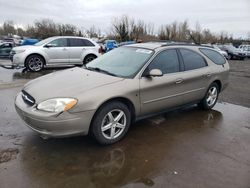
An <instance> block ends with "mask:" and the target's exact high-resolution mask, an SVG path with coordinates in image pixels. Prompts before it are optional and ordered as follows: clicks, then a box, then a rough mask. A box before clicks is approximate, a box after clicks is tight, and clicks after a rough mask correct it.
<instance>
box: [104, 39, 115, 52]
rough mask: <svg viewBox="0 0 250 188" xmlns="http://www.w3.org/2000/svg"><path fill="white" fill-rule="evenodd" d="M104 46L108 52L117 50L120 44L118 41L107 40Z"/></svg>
mask: <svg viewBox="0 0 250 188" xmlns="http://www.w3.org/2000/svg"><path fill="white" fill-rule="evenodd" d="M104 46H105V52H108V51H110V50H113V49H114V48H117V47H118V43H117V42H116V40H105V41H104Z"/></svg>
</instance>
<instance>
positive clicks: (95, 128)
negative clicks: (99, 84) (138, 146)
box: [90, 101, 131, 145]
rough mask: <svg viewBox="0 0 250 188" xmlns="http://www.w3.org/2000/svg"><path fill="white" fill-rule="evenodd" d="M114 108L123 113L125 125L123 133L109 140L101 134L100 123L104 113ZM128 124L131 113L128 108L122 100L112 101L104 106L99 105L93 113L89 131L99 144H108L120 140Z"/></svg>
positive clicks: (126, 130)
mask: <svg viewBox="0 0 250 188" xmlns="http://www.w3.org/2000/svg"><path fill="white" fill-rule="evenodd" d="M114 109H120V110H122V111H123V112H124V113H125V115H126V127H125V129H124V130H123V133H122V134H121V135H120V136H119V137H117V138H115V139H112V140H109V139H107V138H105V137H104V136H103V135H102V131H101V124H102V120H103V118H104V117H105V115H106V114H107V113H108V112H110V111H112V110H114ZM130 124H131V113H130V111H129V108H128V107H127V106H126V105H125V104H124V103H122V102H119V101H114V102H110V103H107V104H105V105H104V106H102V107H100V109H99V110H98V111H97V112H96V114H95V115H94V118H93V121H92V124H91V130H90V131H91V135H92V136H93V137H94V138H95V139H96V141H97V142H98V143H99V144H102V145H108V144H113V143H115V142H118V141H119V140H121V139H122V138H123V137H124V136H125V135H126V133H127V132H128V129H129V127H130Z"/></svg>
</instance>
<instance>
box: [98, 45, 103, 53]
mask: <svg viewBox="0 0 250 188" xmlns="http://www.w3.org/2000/svg"><path fill="white" fill-rule="evenodd" d="M98 52H99V53H100V54H103V53H104V50H103V48H102V46H100V48H99V49H98Z"/></svg>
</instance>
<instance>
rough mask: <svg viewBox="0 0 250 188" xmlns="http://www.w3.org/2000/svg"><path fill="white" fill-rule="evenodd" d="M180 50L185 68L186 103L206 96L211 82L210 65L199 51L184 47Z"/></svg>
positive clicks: (183, 83) (183, 74)
mask: <svg viewBox="0 0 250 188" xmlns="http://www.w3.org/2000/svg"><path fill="white" fill-rule="evenodd" d="M178 52H179V55H180V56H181V62H182V63H183V65H184V70H185V71H184V72H183V73H182V79H183V82H182V84H181V86H182V88H183V89H184V92H183V95H182V100H183V102H184V103H189V102H193V101H197V100H200V99H202V98H203V97H204V96H205V93H206V90H207V88H208V85H209V83H210V79H211V76H212V73H211V70H210V67H209V66H208V65H207V62H206V60H205V59H204V58H203V57H202V56H201V55H200V54H199V53H198V52H195V51H193V50H190V49H184V48H182V49H178Z"/></svg>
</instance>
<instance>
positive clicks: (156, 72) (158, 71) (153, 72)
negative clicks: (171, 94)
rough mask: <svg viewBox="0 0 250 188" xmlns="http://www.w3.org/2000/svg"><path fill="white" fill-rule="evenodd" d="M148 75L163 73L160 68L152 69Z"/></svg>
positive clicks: (158, 75) (153, 75)
mask: <svg viewBox="0 0 250 188" xmlns="http://www.w3.org/2000/svg"><path fill="white" fill-rule="evenodd" d="M148 76H150V77H160V76H163V73H162V71H161V70H160V69H152V70H151V71H150V72H149V74H148Z"/></svg>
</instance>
